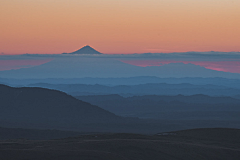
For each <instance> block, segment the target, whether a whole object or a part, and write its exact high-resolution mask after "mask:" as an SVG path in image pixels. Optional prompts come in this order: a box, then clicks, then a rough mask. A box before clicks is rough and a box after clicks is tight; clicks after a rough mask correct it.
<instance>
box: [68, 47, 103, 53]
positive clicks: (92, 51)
mask: <svg viewBox="0 0 240 160" xmlns="http://www.w3.org/2000/svg"><path fill="white" fill-rule="evenodd" d="M69 54H102V53H100V52H98V51H96V50H95V49H94V48H92V47H90V46H89V45H86V46H84V47H82V48H81V49H79V50H77V51H75V52H72V53H69Z"/></svg>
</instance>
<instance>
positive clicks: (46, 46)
mask: <svg viewBox="0 0 240 160" xmlns="http://www.w3.org/2000/svg"><path fill="white" fill-rule="evenodd" d="M239 6H240V1H239V0H231V1H229V0H194V1H193V0H182V1H179V0H162V1H159V0H148V1H147V0H119V1H112V0H102V1H98V0H88V1H77V0H68V1H66V0H58V1H55V0H34V1H31V0H11V1H9V0H1V1H0V54H1V53H4V54H24V53H39V54H59V53H64V52H66V53H69V52H73V51H75V50H77V49H79V48H81V47H83V46H84V45H87V44H88V45H90V46H93V47H94V48H96V49H97V50H98V51H100V52H102V53H106V54H110V53H111V54H116V53H122V54H127V53H148V52H151V53H170V52H187V51H199V52H203V51H221V52H231V51H240V44H239V42H240V21H239V19H240V9H239Z"/></svg>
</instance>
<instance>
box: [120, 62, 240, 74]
mask: <svg viewBox="0 0 240 160" xmlns="http://www.w3.org/2000/svg"><path fill="white" fill-rule="evenodd" d="M122 62H124V63H127V64H131V65H135V66H139V67H148V66H164V65H166V64H171V63H183V64H194V65H197V66H201V67H204V68H206V69H211V70H215V71H223V72H230V73H240V62H239V61H175V60H122Z"/></svg>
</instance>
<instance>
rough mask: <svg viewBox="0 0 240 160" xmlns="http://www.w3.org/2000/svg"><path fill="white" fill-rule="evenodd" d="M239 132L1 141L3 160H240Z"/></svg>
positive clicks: (112, 135)
mask: <svg viewBox="0 0 240 160" xmlns="http://www.w3.org/2000/svg"><path fill="white" fill-rule="evenodd" d="M239 135H240V130H237V129H220V128H219V129H196V130H185V131H177V132H171V133H161V134H158V135H154V136H147V135H136V134H95V135H82V136H79V137H75V138H66V139H59V140H51V141H30V140H7V141H0V159H4V160H23V159H25V160H27V159H34V160H42V159H44V160H69V159H71V160H78V159H81V160H138V159H141V160H159V159H161V160H183V159H184V160H193V159H194V160H202V159H205V160H227V159H231V160H239V157H240V137H239Z"/></svg>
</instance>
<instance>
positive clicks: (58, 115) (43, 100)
mask: <svg viewBox="0 0 240 160" xmlns="http://www.w3.org/2000/svg"><path fill="white" fill-rule="evenodd" d="M0 104H1V105H0V117H1V121H7V122H11V123H21V124H25V123H27V124H29V123H31V124H32V125H33V126H40V124H41V125H42V126H43V128H45V127H46V128H49V127H50V128H51V127H53V128H58V127H66V128H77V127H78V126H79V125H80V124H89V123H112V122H113V123H114V122H120V121H121V120H122V118H120V117H118V116H116V115H114V114H112V113H110V112H108V111H105V110H104V109H101V108H99V107H97V106H94V105H91V104H89V103H87V102H83V101H81V100H78V99H76V98H74V97H72V96H70V95H67V94H66V93H64V92H60V91H56V90H50V89H44V88H27V87H25V88H12V87H8V86H5V85H0Z"/></svg>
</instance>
